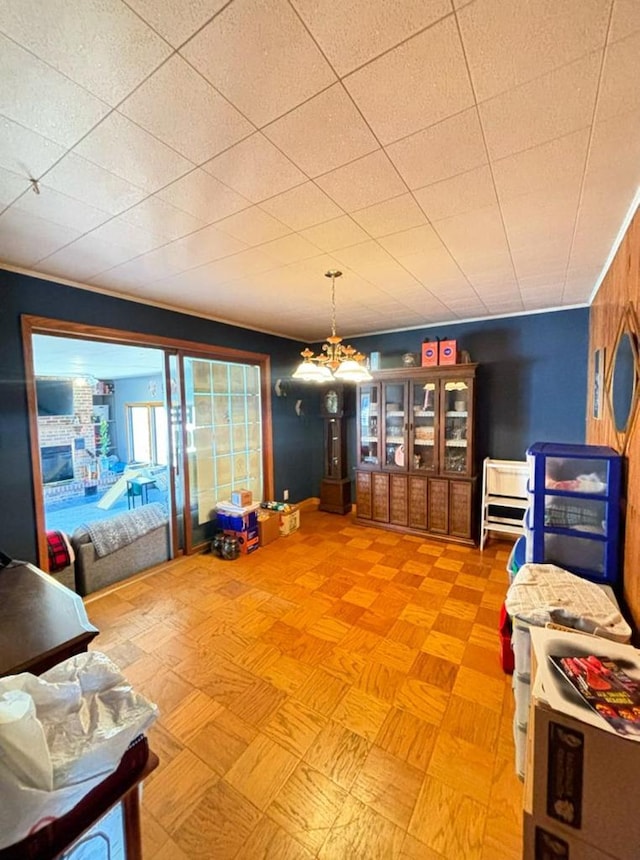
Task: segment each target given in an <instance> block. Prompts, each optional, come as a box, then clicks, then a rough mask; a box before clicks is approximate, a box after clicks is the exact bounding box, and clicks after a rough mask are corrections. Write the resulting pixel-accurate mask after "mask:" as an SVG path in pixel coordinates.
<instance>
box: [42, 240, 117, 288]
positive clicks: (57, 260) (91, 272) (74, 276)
mask: <svg viewBox="0 0 640 860" xmlns="http://www.w3.org/2000/svg"><path fill="white" fill-rule="evenodd" d="M131 256H133V255H132V253H131V250H130V248H122V247H120V246H119V245H114V244H113V243H111V242H108V241H104V240H102V239H98V238H95V237H93V236H92V235H91V234H89V235H88V236H82V238H80V239H78V240H77V241H75V242H74V243H73V244H72V245H68V246H67V247H66V248H62V249H61V250H60V251H56V253H55V254H51V256H49V257H47V258H46V259H44V260H42V261H41V262H40V263H39V264H38V266H37V267H36V269H37V271H39V272H45V273H46V274H48V275H58V276H59V277H64V278H70V279H71V280H75V281H88V280H89V279H90V278H93V277H94V276H95V275H98V274H100V272H104V271H105V270H106V269H111V268H112V267H113V266H117V265H118V264H120V263H124V262H126V261H127V260H128V259H130V257H131Z"/></svg>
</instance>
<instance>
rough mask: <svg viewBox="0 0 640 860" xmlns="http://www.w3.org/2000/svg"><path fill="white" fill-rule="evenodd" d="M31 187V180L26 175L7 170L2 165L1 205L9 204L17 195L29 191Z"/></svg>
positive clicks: (0, 172) (0, 176) (0, 178)
mask: <svg viewBox="0 0 640 860" xmlns="http://www.w3.org/2000/svg"><path fill="white" fill-rule="evenodd" d="M29 187H30V186H29V180H28V179H26V178H25V177H24V176H19V175H18V174H17V173H14V172H13V171H12V170H5V168H4V167H0V207H4V206H9V204H10V203H13V201H14V200H15V199H16V197H19V196H20V195H21V194H23V193H24V192H25V191H27V190H28V189H29ZM35 196H36V195H35V194H34V197H35ZM21 208H22V207H21Z"/></svg>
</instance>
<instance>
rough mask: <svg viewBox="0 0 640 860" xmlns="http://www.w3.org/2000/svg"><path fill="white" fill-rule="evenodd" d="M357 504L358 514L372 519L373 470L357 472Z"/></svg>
mask: <svg viewBox="0 0 640 860" xmlns="http://www.w3.org/2000/svg"><path fill="white" fill-rule="evenodd" d="M356 505H357V508H358V516H359V517H362V518H363V519H366V520H370V519H371V472H356Z"/></svg>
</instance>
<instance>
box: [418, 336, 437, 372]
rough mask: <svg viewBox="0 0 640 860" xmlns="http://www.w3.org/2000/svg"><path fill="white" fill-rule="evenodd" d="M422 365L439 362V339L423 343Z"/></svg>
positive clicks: (429, 365) (427, 365)
mask: <svg viewBox="0 0 640 860" xmlns="http://www.w3.org/2000/svg"><path fill="white" fill-rule="evenodd" d="M421 354H422V366H423V367H431V366H432V365H434V364H437V363H438V341H437V340H434V341H425V342H424V343H423V344H422V351H421Z"/></svg>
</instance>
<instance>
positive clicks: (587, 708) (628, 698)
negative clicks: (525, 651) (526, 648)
mask: <svg viewBox="0 0 640 860" xmlns="http://www.w3.org/2000/svg"><path fill="white" fill-rule="evenodd" d="M530 634H531V646H532V650H533V652H534V654H535V661H536V664H537V671H536V673H535V678H532V686H531V695H532V697H534V698H535V699H537V700H539V701H541V702H546V703H547V704H548V705H549V706H550V707H551V708H553V709H554V710H556V711H560V712H562V713H563V714H567V715H568V716H570V717H574V718H575V719H578V720H581V721H582V722H584V723H589V724H590V725H592V726H596V727H597V728H599V729H602V730H603V731H607V732H612V733H613V734H617V735H620V736H622V737H624V738H626V739H628V740H631V741H640V719H638V718H639V717H640V651H638V650H637V649H635V648H633V647H632V646H631V645H623V644H620V643H618V642H612V641H610V640H607V639H603V638H602V637H600V636H588V635H585V634H582V633H566V632H561V631H558V630H551V629H545V628H542V627H531V628H530ZM606 664H608V665H606ZM600 666H602V667H603V668H602V669H601V668H600ZM605 685H606V686H610V689H604V688H605ZM598 688H599V689H598ZM605 694H606V695H605ZM596 705H599V707H596ZM634 708H635V709H636V710H635V711H634ZM607 717H608V719H607Z"/></svg>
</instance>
